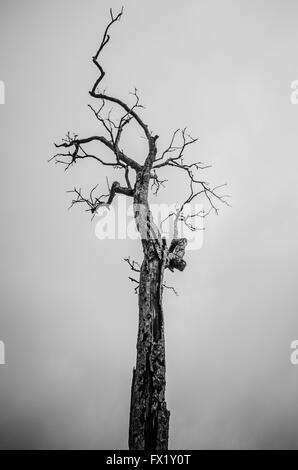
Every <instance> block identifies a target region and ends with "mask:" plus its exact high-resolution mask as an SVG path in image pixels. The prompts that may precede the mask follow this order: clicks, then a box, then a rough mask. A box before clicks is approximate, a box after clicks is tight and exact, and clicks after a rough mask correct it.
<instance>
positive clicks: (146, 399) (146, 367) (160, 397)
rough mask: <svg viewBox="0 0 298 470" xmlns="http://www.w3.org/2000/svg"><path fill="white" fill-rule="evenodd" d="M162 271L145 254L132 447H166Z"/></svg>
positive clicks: (158, 262)
mask: <svg viewBox="0 0 298 470" xmlns="http://www.w3.org/2000/svg"><path fill="white" fill-rule="evenodd" d="M163 270H164V266H163V263H162V261H161V260H160V259H159V258H158V257H157V256H154V255H153V256H151V257H150V254H149V253H148V254H146V255H145V257H144V261H143V263H142V266H141V273H140V287H139V331H138V341H137V362H136V368H135V369H134V370H133V380H132V389H131V410H130V424H129V449H131V450H132V449H133V450H148V451H151V450H166V449H167V448H168V434H169V417H170V412H169V411H168V410H167V405H166V401H165V388H166V366H165V338H164V320H163V312H162V285H163Z"/></svg>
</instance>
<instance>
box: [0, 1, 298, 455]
mask: <svg viewBox="0 0 298 470" xmlns="http://www.w3.org/2000/svg"><path fill="white" fill-rule="evenodd" d="M122 4H124V7H125V12H124V15H123V18H122V20H121V22H120V23H118V24H117V25H116V26H115V27H114V29H113V32H112V40H111V42H110V44H109V47H108V49H106V50H105V54H104V57H103V60H104V65H105V69H106V71H107V75H106V78H105V83H104V86H105V88H106V90H107V91H108V92H109V93H110V94H113V95H116V96H118V97H121V98H123V99H124V100H127V101H129V100H130V99H131V95H129V92H130V91H132V90H133V87H134V86H137V88H138V90H139V93H140V96H141V100H142V103H143V104H144V105H145V106H146V109H145V110H144V111H142V116H143V118H144V120H145V122H146V123H148V125H149V127H150V129H152V131H153V132H155V133H157V134H158V135H159V136H160V138H159V141H158V144H159V149H160V150H162V149H163V148H164V147H165V146H166V145H167V144H168V141H169V138H170V136H171V133H172V131H173V130H174V129H176V128H177V127H179V126H180V127H184V126H188V128H189V130H190V132H191V133H192V135H194V136H197V137H199V141H198V143H197V144H196V146H193V147H192V148H191V149H190V151H189V153H188V154H187V157H188V158H189V160H193V159H198V160H200V161H204V162H207V163H210V164H212V168H211V169H210V170H206V172H205V175H204V177H205V179H207V180H208V181H210V182H212V183H214V184H221V183H226V182H227V183H228V192H229V194H231V195H232V199H231V203H232V208H226V207H222V208H221V211H220V213H219V216H218V217H217V216H215V215H211V216H210V217H209V218H208V220H206V231H205V232H204V240H203V245H202V248H201V249H200V250H196V251H192V252H188V253H187V257H186V258H187V259H186V260H187V262H188V266H187V269H186V270H185V271H184V272H183V273H179V272H175V273H174V274H172V273H169V274H168V278H167V280H168V282H169V283H170V284H171V285H174V286H175V288H176V290H177V291H178V292H179V296H178V297H176V296H175V295H173V294H172V293H171V292H165V296H164V297H165V298H164V304H165V308H164V310H165V321H166V347H167V402H168V408H169V409H170V410H171V421H170V443H169V445H170V448H171V449H209V448H215V449H242V448H250V449H256V448H272V449H279V448H297V446H298V444H297V442H298V402H297V387H298V366H294V365H292V364H291V362H290V353H291V350H290V343H291V341H293V340H295V339H298V315H297V303H298V293H297V286H296V282H297V275H298V259H297V258H298V256H297V255H298V250H297V229H298V215H297V170H298V164H297V128H298V105H294V104H291V100H290V94H291V88H290V85H291V82H292V81H294V80H296V79H298V62H297V50H296V49H297V48H296V45H297V40H298V31H297V15H298V3H297V2H296V1H295V0H270V1H269V0H258V1H257V0H240V1H239V0H237V1H236V0H224V1H222V0H208V1H207V0H188V1H187V2H182V1H178V0H164V1H163V2H160V1H157V0H151V2H145V1H144V0H141V1H140V0H138V1H137V0H123V1H122V2H120V1H118V0H117V1H116V0H109V1H108V0H101V1H99V0H86V1H84V2H82V1H78V0H52V1H51V2H50V1H45V0H38V1H37V0H26V1H21V0H1V3H0V80H2V81H3V82H4V83H5V92H6V96H5V104H4V105H0V136H1V172H0V178H1V184H0V191H1V226H2V230H1V283H0V288H1V294H0V299H1V300H0V308H1V317H0V340H2V341H4V343H5V349H6V365H0V415H1V422H0V447H1V448H25V449H32V448H33V449H40V448H43V449H81V448H83V449H115V448H118V449H125V448H127V434H128V412H129V400H130V384H131V376H132V368H133V366H134V363H135V356H136V349H135V346H136V334H137V315H138V312H137V297H136V295H135V294H134V291H133V286H132V285H131V283H130V282H129V280H128V278H127V277H128V275H129V274H130V273H129V271H128V266H127V265H126V264H125V263H124V262H123V258H124V257H127V256H128V255H131V256H132V257H134V258H135V259H139V260H140V259H141V251H140V247H139V243H138V242H137V241H133V240H105V241H100V240H99V239H98V238H97V237H96V235H95V227H96V220H94V221H93V222H92V223H91V222H90V218H89V216H88V215H87V214H86V213H85V212H84V211H82V210H80V209H79V208H76V209H74V210H72V211H68V210H67V208H68V206H69V203H70V195H69V194H67V193H66V191H67V190H69V189H72V187H73V186H76V185H77V186H80V187H82V189H85V190H88V189H89V188H91V187H92V186H95V184H99V185H100V187H102V188H105V181H106V179H105V178H106V174H108V175H109V179H111V178H112V172H110V171H109V172H108V173H107V172H106V171H105V168H102V167H100V166H98V165H96V162H88V161H84V162H81V163H79V164H77V165H76V167H75V168H73V169H71V170H70V171H68V172H66V173H65V172H64V171H63V168H62V167H60V166H59V165H53V164H49V163H47V159H48V158H49V157H50V156H51V155H53V153H54V148H53V143H54V142H55V141H56V142H57V141H59V140H60V139H61V138H62V137H63V136H64V135H65V133H66V132H67V131H68V130H69V131H73V132H77V133H78V134H79V135H80V136H82V137H83V136H86V135H91V134H92V133H94V132H96V131H97V123H96V122H94V119H93V117H92V115H91V113H90V110H89V109H88V107H87V104H88V103H92V99H91V98H90V96H89V95H88V91H89V89H90V88H91V86H92V84H93V82H94V79H95V78H96V70H95V68H94V65H93V64H92V61H91V57H92V55H93V54H94V52H95V51H96V48H97V46H98V44H99V40H100V38H101V35H102V32H103V30H104V28H105V25H106V22H107V19H108V15H109V8H110V7H113V8H114V9H115V11H116V10H117V9H119V8H120V7H121V5H122ZM127 140H128V141H127V146H128V149H129V152H131V153H132V154H134V155H136V156H137V157H136V158H137V159H138V160H139V161H140V162H141V161H142V158H143V155H144V153H143V150H144V142H143V141H142V139H140V133H139V132H136V133H135V135H133V134H131V135H130V138H129V139H127ZM100 151H101V149H100ZM101 155H104V156H107V157H108V154H106V153H102V154H101ZM167 178H168V179H169V180H170V181H169V184H168V187H167V189H165V190H163V192H162V193H161V195H160V198H161V200H162V201H164V202H176V200H177V201H179V200H182V199H183V197H184V196H185V191H186V186H185V180H183V179H181V178H180V175H179V174H176V173H174V172H169V174H168V175H167ZM152 201H153V202H154V198H152Z"/></svg>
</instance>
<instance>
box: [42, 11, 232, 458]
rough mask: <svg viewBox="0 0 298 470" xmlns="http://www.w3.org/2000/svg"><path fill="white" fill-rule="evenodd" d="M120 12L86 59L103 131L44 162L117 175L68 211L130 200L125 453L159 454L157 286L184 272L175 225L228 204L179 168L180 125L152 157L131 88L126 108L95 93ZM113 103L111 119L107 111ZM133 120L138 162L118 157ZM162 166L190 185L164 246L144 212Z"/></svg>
mask: <svg viewBox="0 0 298 470" xmlns="http://www.w3.org/2000/svg"><path fill="white" fill-rule="evenodd" d="M122 14H123V8H122V10H121V11H120V12H119V13H118V14H117V15H116V16H115V15H114V14H113V11H112V10H110V21H109V23H108V25H107V27H106V29H105V31H104V34H103V38H102V41H101V43H100V46H99V48H98V50H97V52H96V54H95V55H94V57H93V58H92V60H93V63H94V65H95V66H96V67H97V69H98V72H99V76H98V78H97V79H96V81H95V83H94V85H93V87H92V89H91V91H90V92H89V94H90V96H91V97H92V98H94V100H96V102H99V105H98V107H97V108H95V107H93V106H91V105H89V108H90V110H91V111H92V113H93V115H94V116H95V118H96V119H97V120H98V122H99V124H100V126H101V128H102V131H103V134H100V135H92V136H89V137H84V138H79V136H78V135H77V134H74V135H70V133H68V134H67V135H66V138H64V139H63V140H62V142H61V143H60V144H55V146H56V147H57V148H58V149H59V151H58V153H56V154H55V155H54V156H53V157H52V158H51V159H50V160H54V161H55V162H56V163H60V164H62V165H65V170H68V169H69V168H70V167H72V166H73V165H74V164H75V163H77V162H78V161H79V160H81V159H86V158H90V159H94V160H96V161H97V162H98V163H99V164H100V165H102V166H110V167H113V168H114V169H115V170H116V171H120V172H122V175H123V180H124V181H125V183H123V184H120V183H119V182H118V181H114V182H113V184H112V185H111V186H109V185H108V193H107V194H101V195H97V196H96V195H95V193H96V191H97V187H95V188H93V189H92V190H91V192H90V194H89V195H88V196H84V195H83V194H82V191H81V189H77V188H74V189H73V190H72V191H71V192H72V193H73V195H74V198H73V200H72V204H71V205H72V206H73V205H75V204H79V203H84V204H86V206H87V211H90V213H91V214H92V216H94V215H95V214H96V213H97V212H98V211H100V209H101V208H102V207H109V206H110V205H111V204H112V202H113V200H114V198H115V197H116V195H117V194H122V195H125V196H127V197H129V198H131V200H132V201H133V208H134V219H135V223H136V227H137V230H138V232H139V235H140V240H141V243H142V248H143V255H144V258H143V261H142V263H141V265H139V264H138V263H136V262H135V261H133V260H131V259H130V258H126V259H125V261H126V262H127V263H128V265H129V266H130V268H131V270H132V271H134V272H136V273H138V275H139V279H135V278H133V277H131V278H130V279H131V280H132V282H134V283H135V284H136V286H135V291H136V292H137V293H138V299H139V327H138V338H137V359H136V367H135V368H134V370H133V379H132V387H131V405H130V423H129V448H130V449H139V450H158V449H162V450H165V449H167V448H168V435H169V415H170V413H169V411H168V409H167V405H166V401H165V388H166V367H165V338H164V318H163V308H162V296H163V288H164V287H165V288H168V289H172V290H173V291H174V292H175V290H174V288H173V287H170V286H167V285H166V284H165V283H164V273H165V270H166V269H170V270H171V271H174V270H179V271H183V270H184V269H185V267H186V262H185V260H184V254H185V247H186V244H187V239H186V238H179V233H178V232H179V230H178V224H180V223H184V224H186V225H187V227H188V228H189V229H191V230H197V229H199V226H198V220H200V219H201V218H204V217H206V216H207V215H208V214H209V213H210V212H212V211H214V212H215V213H217V212H218V208H217V203H218V202H219V203H224V204H228V202H227V199H226V198H227V197H228V196H226V195H220V194H219V193H218V190H219V189H220V188H221V187H222V186H224V185H221V186H217V187H213V188H212V187H211V186H210V185H209V184H208V183H207V182H205V181H204V180H202V179H201V178H200V177H199V175H200V172H201V171H202V170H204V169H205V168H207V166H206V165H204V164H203V163H202V162H192V163H185V161H184V153H185V151H186V150H187V148H188V147H190V146H191V145H193V144H194V143H195V142H196V141H197V139H195V138H193V137H191V135H190V134H189V133H188V132H187V130H186V128H184V129H177V130H175V132H174V133H173V135H172V137H171V139H170V143H169V145H168V147H167V148H166V149H165V150H163V151H162V152H158V148H157V140H158V135H156V134H154V133H152V132H151V131H150V130H149V127H148V125H147V124H145V122H144V121H143V118H141V117H140V115H139V111H140V110H141V108H143V106H142V105H141V104H140V99H139V95H138V92H137V90H136V89H135V90H134V91H133V93H132V96H133V104H131V105H128V104H126V103H125V102H124V101H122V100H121V99H119V98H116V97H114V96H110V95H108V94H106V93H105V91H103V92H101V91H100V90H99V85H100V84H101V81H102V80H103V78H104V76H105V71H104V69H103V67H102V65H101V63H100V62H99V58H100V55H101V53H102V51H103V49H104V48H105V46H106V45H107V44H108V42H109V40H110V34H109V33H110V28H111V27H112V25H113V24H114V23H116V22H117V21H118V20H120V18H121V17H122ZM109 104H110V105H111V104H112V105H114V106H115V105H116V107H117V109H118V114H119V112H120V114H119V115H117V118H115V117H114V114H113V110H112V109H110V108H109V107H108V106H109ZM132 122H134V123H135V124H136V125H137V126H138V127H139V128H140V130H141V131H142V133H143V136H144V137H145V139H146V141H147V145H148V151H147V154H146V155H144V157H143V161H141V162H139V161H137V160H135V159H134V158H132V157H131V156H130V155H127V153H125V152H124V150H123V148H122V146H121V142H122V140H121V139H122V135H123V131H124V130H125V128H126V127H128V126H129V125H130V123H132ZM90 143H93V144H94V143H98V144H101V145H103V146H105V147H107V148H108V149H109V150H110V151H111V160H109V161H105V160H103V159H102V158H101V157H100V156H98V154H93V153H90V151H89V150H88V148H89V147H88V144H90ZM167 167H171V168H174V169H176V170H178V171H179V172H181V173H184V174H186V176H187V178H188V182H189V195H188V197H187V198H186V200H185V201H184V202H183V203H182V204H180V205H177V206H176V209H175V210H174V211H172V212H170V213H169V214H168V216H167V219H168V220H169V221H170V222H171V225H172V239H171V241H170V242H169V241H167V239H166V238H165V237H163V236H162V232H161V228H160V226H158V225H157V224H156V223H155V221H154V218H153V216H152V213H151V211H150V204H149V193H150V191H152V192H153V193H154V194H157V192H158V191H159V189H160V188H161V186H163V185H164V183H165V180H162V178H161V176H160V171H161V170H162V169H165V168H167ZM199 197H204V198H205V200H206V202H207V204H208V209H207V210H206V211H204V210H200V211H198V212H197V213H194V214H191V215H189V214H188V215H187V214H185V208H186V206H187V205H189V204H190V203H191V202H192V201H193V200H194V199H196V198H199Z"/></svg>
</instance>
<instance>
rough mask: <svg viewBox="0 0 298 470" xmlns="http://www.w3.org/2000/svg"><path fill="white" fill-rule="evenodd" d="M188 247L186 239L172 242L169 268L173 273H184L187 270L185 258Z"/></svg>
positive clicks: (177, 239) (176, 239)
mask: <svg viewBox="0 0 298 470" xmlns="http://www.w3.org/2000/svg"><path fill="white" fill-rule="evenodd" d="M186 245H187V239H186V238H175V239H173V240H172V243H171V246H170V248H169V255H168V268H169V269H170V270H171V271H174V269H178V270H179V271H183V270H184V269H185V267H186V261H184V259H183V258H184V255H185V247H186Z"/></svg>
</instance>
